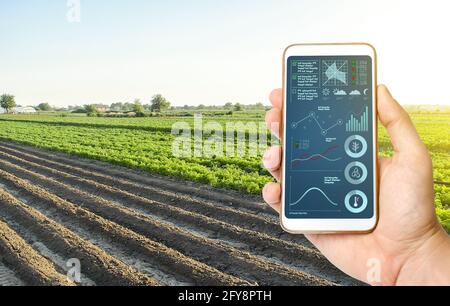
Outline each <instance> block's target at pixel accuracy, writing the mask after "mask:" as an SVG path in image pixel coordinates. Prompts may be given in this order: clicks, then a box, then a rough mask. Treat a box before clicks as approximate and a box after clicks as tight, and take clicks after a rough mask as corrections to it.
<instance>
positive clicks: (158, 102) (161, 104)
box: [151, 95, 170, 113]
mask: <svg viewBox="0 0 450 306" xmlns="http://www.w3.org/2000/svg"><path fill="white" fill-rule="evenodd" d="M151 104H152V106H151V111H152V112H157V113H160V112H162V111H164V110H166V109H168V108H169V107H170V102H169V101H167V100H166V98H164V97H163V96H162V95H155V96H153V98H152V101H151Z"/></svg>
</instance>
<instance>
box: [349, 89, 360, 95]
mask: <svg viewBox="0 0 450 306" xmlns="http://www.w3.org/2000/svg"><path fill="white" fill-rule="evenodd" d="M349 95H350V96H360V95H361V92H360V91H359V90H356V89H355V90H353V91H351V92H350V93H349Z"/></svg>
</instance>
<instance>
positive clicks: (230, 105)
mask: <svg viewBox="0 0 450 306" xmlns="http://www.w3.org/2000/svg"><path fill="white" fill-rule="evenodd" d="M224 107H225V108H226V109H232V108H233V103H231V102H227V103H225V105H224Z"/></svg>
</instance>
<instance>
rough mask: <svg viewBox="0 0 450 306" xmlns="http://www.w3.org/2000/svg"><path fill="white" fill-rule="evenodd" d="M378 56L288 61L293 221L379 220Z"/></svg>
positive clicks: (288, 208)
mask: <svg viewBox="0 0 450 306" xmlns="http://www.w3.org/2000/svg"><path fill="white" fill-rule="evenodd" d="M372 64H373V63H372V59H371V58H370V57H369V56H292V57H289V58H288V61H287V69H286V73H287V76H286V78H287V82H286V83H287V96H286V104H287V105H286V139H285V150H286V159H285V161H284V167H285V188H286V193H285V201H286V203H285V214H286V217H287V218H305V219H308V218H309V219H312V218H324V219H369V218H372V217H373V215H374V195H373V194H374V187H373V186H374V175H373V174H374V169H373V164H374V160H373V159H374V150H373V147H374V143H373V141H374V139H373V133H374V131H373V126H374V122H373V112H374V109H373V104H374V103H373V98H374V93H373V89H372V82H373V80H372V69H373V68H372Z"/></svg>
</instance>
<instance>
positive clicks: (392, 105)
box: [378, 85, 427, 154]
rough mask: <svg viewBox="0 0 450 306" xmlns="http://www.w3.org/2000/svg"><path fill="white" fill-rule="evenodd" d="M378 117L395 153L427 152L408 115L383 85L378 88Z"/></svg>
mask: <svg viewBox="0 0 450 306" xmlns="http://www.w3.org/2000/svg"><path fill="white" fill-rule="evenodd" d="M378 117H379V119H380V121H381V123H382V124H383V125H384V126H385V127H386V129H387V132H388V134H389V136H390V137H391V142H392V146H393V147H394V151H395V152H396V153H400V152H403V153H405V152H407V153H408V154H416V153H417V154H420V153H424V152H426V151H427V149H426V147H425V145H424V144H423V142H422V141H421V140H420V137H419V134H417V131H416V129H415V127H414V125H413V123H412V121H411V119H410V118H409V115H408V113H407V112H406V111H405V110H404V109H403V107H401V105H400V104H398V102H397V101H395V99H394V98H393V97H392V95H391V93H390V92H389V90H388V89H387V87H386V86H384V85H380V86H379V87H378Z"/></svg>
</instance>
